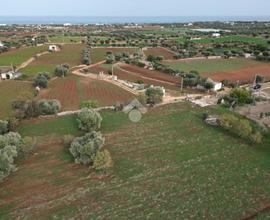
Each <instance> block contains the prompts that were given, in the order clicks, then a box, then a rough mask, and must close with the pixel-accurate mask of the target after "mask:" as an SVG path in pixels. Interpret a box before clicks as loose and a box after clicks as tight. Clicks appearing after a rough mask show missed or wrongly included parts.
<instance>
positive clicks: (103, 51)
mask: <svg viewBox="0 0 270 220" xmlns="http://www.w3.org/2000/svg"><path fill="white" fill-rule="evenodd" d="M137 51H138V48H129V47H99V48H92V49H91V61H92V63H93V64H94V63H98V62H100V61H102V60H105V59H106V55H107V52H112V53H120V52H127V53H129V54H134V53H135V52H137Z"/></svg>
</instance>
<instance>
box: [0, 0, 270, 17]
mask: <svg viewBox="0 0 270 220" xmlns="http://www.w3.org/2000/svg"><path fill="white" fill-rule="evenodd" d="M56 15H57V16H269V15H270V0H43V1H38V0H2V1H1V6H0V16H56Z"/></svg>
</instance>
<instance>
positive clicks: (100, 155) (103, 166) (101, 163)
mask: <svg viewBox="0 0 270 220" xmlns="http://www.w3.org/2000/svg"><path fill="white" fill-rule="evenodd" d="M112 165H113V161H112V158H111V154H110V152H109V151H108V150H104V151H98V152H97V154H96V156H95V158H94V161H93V168H94V169H95V170H96V171H106V170H107V169H109V168H111V167H112Z"/></svg>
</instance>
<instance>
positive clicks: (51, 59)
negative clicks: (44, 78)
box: [21, 44, 84, 77]
mask: <svg viewBox="0 0 270 220" xmlns="http://www.w3.org/2000/svg"><path fill="white" fill-rule="evenodd" d="M83 48H84V45H83V44H66V45H63V46H62V48H61V51H59V52H55V53H49V54H46V55H43V56H41V57H38V58H37V60H35V61H34V62H32V63H31V64H30V65H28V66H27V67H26V68H24V69H22V70H21V71H22V72H23V73H25V74H26V75H27V76H28V77H33V76H34V75H35V74H37V73H38V72H49V73H50V75H51V76H52V75H53V73H54V70H55V67H56V66H57V65H59V64H61V63H66V64H68V65H69V66H70V67H73V66H77V65H80V64H81V52H82V50H83Z"/></svg>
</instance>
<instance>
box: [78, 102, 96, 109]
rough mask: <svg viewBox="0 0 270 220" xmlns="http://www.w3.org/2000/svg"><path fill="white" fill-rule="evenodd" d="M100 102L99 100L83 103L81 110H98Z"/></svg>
mask: <svg viewBox="0 0 270 220" xmlns="http://www.w3.org/2000/svg"><path fill="white" fill-rule="evenodd" d="M97 107H98V101H97V100H89V101H84V102H82V103H81V108H97Z"/></svg>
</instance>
